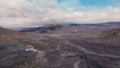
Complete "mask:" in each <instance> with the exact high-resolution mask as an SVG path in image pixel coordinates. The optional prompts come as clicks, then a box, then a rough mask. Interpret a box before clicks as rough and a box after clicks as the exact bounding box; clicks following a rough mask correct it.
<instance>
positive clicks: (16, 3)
mask: <svg viewBox="0 0 120 68" xmlns="http://www.w3.org/2000/svg"><path fill="white" fill-rule="evenodd" d="M68 1H69V2H67V1H66V2H63V3H59V2H58V1H57V0H0V26H1V27H8V28H14V27H28V26H40V25H43V24H54V23H70V22H73V23H80V24H85V23H86V24H87V23H104V22H111V21H112V22H116V21H120V8H119V7H118V6H119V4H120V2H118V1H117V2H116V1H115V0H110V1H112V2H114V3H115V4H116V6H111V5H110V6H105V7H97V6H85V5H82V4H80V3H78V1H79V0H68ZM101 1H102V0H101ZM103 1H104V0H103ZM70 2H72V3H73V4H77V5H76V6H73V5H70V4H71V3H70ZM64 4H66V5H64ZM67 4H68V5H67ZM78 4H79V5H78Z"/></svg>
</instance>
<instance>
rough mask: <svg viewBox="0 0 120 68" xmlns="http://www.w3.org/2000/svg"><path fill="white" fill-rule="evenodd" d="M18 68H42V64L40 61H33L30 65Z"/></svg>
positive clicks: (22, 65) (26, 64) (24, 64)
mask: <svg viewBox="0 0 120 68" xmlns="http://www.w3.org/2000/svg"><path fill="white" fill-rule="evenodd" d="M18 68H40V64H39V62H38V61H31V62H29V63H23V64H21V65H19V66H18Z"/></svg>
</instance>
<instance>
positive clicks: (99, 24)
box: [69, 22, 120, 27]
mask: <svg viewBox="0 0 120 68" xmlns="http://www.w3.org/2000/svg"><path fill="white" fill-rule="evenodd" d="M69 25H70V26H97V27H98V26H108V25H120V22H107V23H98V24H77V23H71V24H69Z"/></svg>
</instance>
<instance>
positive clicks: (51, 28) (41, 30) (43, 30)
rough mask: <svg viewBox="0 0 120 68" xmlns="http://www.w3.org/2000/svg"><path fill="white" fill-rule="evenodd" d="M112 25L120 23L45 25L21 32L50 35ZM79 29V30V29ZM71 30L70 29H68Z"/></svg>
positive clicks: (119, 23)
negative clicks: (72, 28)
mask: <svg viewBox="0 0 120 68" xmlns="http://www.w3.org/2000/svg"><path fill="white" fill-rule="evenodd" d="M111 25H118V26H119V25H120V22H108V23H100V24H76V23H70V24H62V25H57V24H56V25H45V26H42V27H31V28H25V29H22V30H20V32H37V33H50V32H54V31H58V30H60V29H61V28H65V30H66V28H67V27H71V26H75V27H76V28H77V27H79V26H86V27H87V26H96V27H104V26H111ZM78 29H79V28H78ZM68 30H69V29H68Z"/></svg>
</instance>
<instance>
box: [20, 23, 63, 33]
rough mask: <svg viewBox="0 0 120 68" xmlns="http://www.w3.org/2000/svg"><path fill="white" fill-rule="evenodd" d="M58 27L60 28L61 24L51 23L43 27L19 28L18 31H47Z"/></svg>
mask: <svg viewBox="0 0 120 68" xmlns="http://www.w3.org/2000/svg"><path fill="white" fill-rule="evenodd" d="M60 28H62V26H61V25H52V26H44V27H35V28H26V29H24V30H21V31H20V32H38V33H47V32H50V31H55V30H59V29H60Z"/></svg>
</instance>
